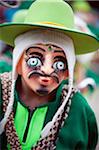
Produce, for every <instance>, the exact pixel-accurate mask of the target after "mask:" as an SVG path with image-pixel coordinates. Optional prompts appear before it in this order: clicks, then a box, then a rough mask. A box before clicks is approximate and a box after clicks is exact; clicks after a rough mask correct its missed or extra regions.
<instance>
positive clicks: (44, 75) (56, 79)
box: [27, 70, 59, 83]
mask: <svg viewBox="0 0 99 150" xmlns="http://www.w3.org/2000/svg"><path fill="white" fill-rule="evenodd" d="M31 76H42V77H50V78H53V79H54V80H55V81H56V82H57V83H59V78H58V76H57V74H56V73H55V72H52V73H51V74H50V75H49V74H44V73H43V72H41V71H35V70H32V71H31V72H29V73H28V75H27V77H28V78H31Z"/></svg>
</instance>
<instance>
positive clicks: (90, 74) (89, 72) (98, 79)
mask: <svg viewBox="0 0 99 150" xmlns="http://www.w3.org/2000/svg"><path fill="white" fill-rule="evenodd" d="M86 76H87V77H91V78H93V79H94V80H95V82H96V85H97V86H99V75H98V74H96V73H95V72H94V71H93V70H91V69H88V70H87V72H86Z"/></svg>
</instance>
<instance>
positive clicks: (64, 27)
mask: <svg viewBox="0 0 99 150" xmlns="http://www.w3.org/2000/svg"><path fill="white" fill-rule="evenodd" d="M37 28H41V29H42V28H45V29H48V28H50V29H52V30H53V29H54V30H58V31H59V32H64V33H65V34H66V35H67V36H69V37H71V39H72V40H73V42H74V47H75V52H76V54H84V53H88V52H92V51H95V50H97V49H98V48H99V41H98V40H97V38H96V37H95V36H94V35H91V34H87V33H83V32H81V31H77V30H76V29H75V28H74V14H73V11H72V9H71V7H70V6H69V5H68V4H67V3H66V2H64V1H63V0H36V1H35V2H33V4H32V5H31V7H30V8H29V9H28V12H27V15H26V16H25V18H24V21H23V22H20V23H14V22H13V23H4V24H1V25H0V39H1V40H3V41H5V42H6V43H7V44H9V45H11V46H14V40H15V38H16V37H17V36H18V35H20V34H22V33H24V32H27V31H29V30H35V29H37Z"/></svg>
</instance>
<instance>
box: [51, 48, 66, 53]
mask: <svg viewBox="0 0 99 150" xmlns="http://www.w3.org/2000/svg"><path fill="white" fill-rule="evenodd" d="M53 52H55V53H63V54H65V53H64V51H63V50H58V49H55V50H53Z"/></svg>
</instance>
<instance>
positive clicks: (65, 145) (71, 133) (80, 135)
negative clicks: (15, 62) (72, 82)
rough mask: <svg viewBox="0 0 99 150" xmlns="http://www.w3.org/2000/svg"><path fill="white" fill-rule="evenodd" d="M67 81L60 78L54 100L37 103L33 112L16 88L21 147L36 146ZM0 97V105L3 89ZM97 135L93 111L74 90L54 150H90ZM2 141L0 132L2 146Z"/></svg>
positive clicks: (15, 119) (56, 107) (95, 141)
mask: <svg viewBox="0 0 99 150" xmlns="http://www.w3.org/2000/svg"><path fill="white" fill-rule="evenodd" d="M66 83H67V81H63V82H62V83H61V85H60V86H59V88H58V89H57V93H56V98H55V100H52V101H51V102H49V103H48V104H45V105H42V106H39V107H38V108H35V109H34V110H32V111H30V109H29V108H28V107H27V106H25V104H23V103H22V101H21V99H20V98H19V96H18V93H17V91H15V101H14V113H15V114H14V124H15V128H16V130H17V134H18V136H19V139H20V143H21V145H22V150H27V149H28V150H30V149H31V147H32V146H33V144H34V145H35V144H36V143H37V140H39V138H40V137H39V135H40V132H41V129H42V128H43V127H44V126H45V125H46V124H47V123H48V121H50V120H51V119H52V117H53V115H54V114H55V112H56V110H57V109H58V107H59V106H60V102H61V101H60V99H61V98H60V97H61V92H62V87H63V85H64V84H66ZM0 85H1V84H0ZM0 97H1V98H0V101H1V108H2V102H3V101H2V91H1V93H0ZM1 113H2V112H1ZM40 114H41V115H40ZM2 115H3V114H2ZM39 115H40V116H39ZM31 125H32V126H31ZM27 126H28V129H27ZM37 131H38V132H37ZM31 133H32V134H31ZM37 133H38V135H37ZM97 138H98V135H97V125H96V120H95V116H94V113H93V111H92V110H91V108H90V106H89V105H88V104H87V102H86V100H85V99H84V97H83V96H82V95H81V93H80V92H76V93H75V94H74V95H73V97H72V103H71V108H70V111H69V114H68V118H67V119H66V121H65V122H64V126H63V127H62V128H61V130H60V131H59V133H58V139H57V141H56V150H66V149H68V150H71V149H72V150H73V149H82V150H86V149H90V150H93V149H95V146H96V143H97ZM5 141H6V137H5V135H4V133H3V134H2V135H1V142H2V144H1V146H2V147H1V149H4V147H5V146H7V144H6V143H5ZM8 147H9V145H8Z"/></svg>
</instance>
